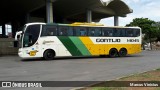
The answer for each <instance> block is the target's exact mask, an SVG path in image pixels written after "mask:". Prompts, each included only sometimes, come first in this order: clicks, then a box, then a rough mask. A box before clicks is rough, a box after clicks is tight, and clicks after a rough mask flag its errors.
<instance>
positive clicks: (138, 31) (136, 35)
mask: <svg viewBox="0 0 160 90" xmlns="http://www.w3.org/2000/svg"><path fill="white" fill-rule="evenodd" d="M138 36H140V29H134V37H138Z"/></svg>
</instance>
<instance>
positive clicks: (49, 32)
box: [41, 25, 57, 36]
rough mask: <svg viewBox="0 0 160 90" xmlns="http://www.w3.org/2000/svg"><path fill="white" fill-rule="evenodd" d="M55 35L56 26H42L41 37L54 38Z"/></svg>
mask: <svg viewBox="0 0 160 90" xmlns="http://www.w3.org/2000/svg"><path fill="white" fill-rule="evenodd" d="M56 35H57V27H56V26H51V25H48V26H43V29H42V34H41V36H56Z"/></svg>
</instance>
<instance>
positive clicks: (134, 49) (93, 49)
mask: <svg viewBox="0 0 160 90" xmlns="http://www.w3.org/2000/svg"><path fill="white" fill-rule="evenodd" d="M79 38H80V40H81V41H82V42H83V44H84V45H85V46H86V48H87V49H88V51H89V52H90V53H91V54H92V55H108V54H109V50H110V49H111V48H116V49H117V50H118V51H119V50H120V49H121V48H126V49H127V51H128V54H134V53H139V52H141V44H94V43H93V42H92V40H91V39H90V38H89V37H79Z"/></svg>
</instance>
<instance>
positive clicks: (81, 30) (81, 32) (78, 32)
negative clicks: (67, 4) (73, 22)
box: [74, 27, 87, 36]
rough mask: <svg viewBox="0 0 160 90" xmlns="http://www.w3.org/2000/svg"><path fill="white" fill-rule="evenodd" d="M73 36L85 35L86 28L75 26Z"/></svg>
mask: <svg viewBox="0 0 160 90" xmlns="http://www.w3.org/2000/svg"><path fill="white" fill-rule="evenodd" d="M74 29H75V32H76V33H75V34H76V35H75V36H86V35H87V28H85V27H75V28H74Z"/></svg>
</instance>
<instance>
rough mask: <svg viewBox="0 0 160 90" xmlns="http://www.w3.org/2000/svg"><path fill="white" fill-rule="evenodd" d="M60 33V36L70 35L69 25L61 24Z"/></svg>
mask: <svg viewBox="0 0 160 90" xmlns="http://www.w3.org/2000/svg"><path fill="white" fill-rule="evenodd" d="M58 31H59V35H60V36H67V35H68V32H67V31H68V27H66V26H59V30H58Z"/></svg>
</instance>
